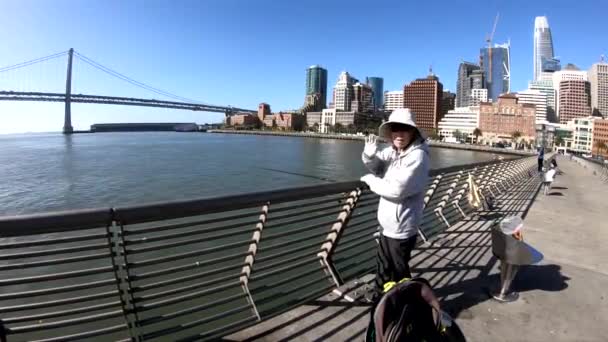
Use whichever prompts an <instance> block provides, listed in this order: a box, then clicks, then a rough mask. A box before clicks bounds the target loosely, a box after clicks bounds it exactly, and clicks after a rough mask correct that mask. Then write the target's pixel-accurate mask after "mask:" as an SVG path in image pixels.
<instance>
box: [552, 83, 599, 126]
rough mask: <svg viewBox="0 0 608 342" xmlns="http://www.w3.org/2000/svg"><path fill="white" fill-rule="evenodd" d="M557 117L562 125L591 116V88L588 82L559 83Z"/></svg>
mask: <svg viewBox="0 0 608 342" xmlns="http://www.w3.org/2000/svg"><path fill="white" fill-rule="evenodd" d="M558 93H559V105H558V116H559V122H560V123H562V124H565V123H568V121H570V120H572V119H577V118H585V117H588V116H590V115H591V86H590V85H589V82H588V81H584V80H568V81H561V82H560V83H559V92H558Z"/></svg>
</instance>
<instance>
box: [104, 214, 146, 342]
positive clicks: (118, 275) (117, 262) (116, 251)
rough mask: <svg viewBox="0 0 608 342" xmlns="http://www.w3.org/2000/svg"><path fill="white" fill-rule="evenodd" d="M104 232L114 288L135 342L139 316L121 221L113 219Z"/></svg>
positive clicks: (138, 337) (137, 338)
mask: <svg viewBox="0 0 608 342" xmlns="http://www.w3.org/2000/svg"><path fill="white" fill-rule="evenodd" d="M110 227H111V228H110ZM106 233H107V236H108V244H109V247H110V252H111V253H112V267H113V268H114V277H115V279H116V288H117V289H118V293H119V295H120V304H121V307H122V313H123V316H124V318H125V323H126V324H127V327H128V329H129V334H130V336H131V340H132V341H136V342H137V341H142V338H141V336H140V333H139V316H138V314H137V308H136V305H135V300H134V298H133V291H131V289H132V286H131V278H130V276H129V265H128V261H127V255H126V249H125V240H124V228H123V226H122V223H120V224H117V222H116V221H114V220H113V221H112V222H111V223H109V224H108V225H107V226H106Z"/></svg>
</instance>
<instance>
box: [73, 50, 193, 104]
mask: <svg viewBox="0 0 608 342" xmlns="http://www.w3.org/2000/svg"><path fill="white" fill-rule="evenodd" d="M74 54H75V55H77V56H78V57H79V59H80V60H81V61H83V62H85V63H87V64H89V65H91V66H92V67H94V68H97V69H99V70H101V71H103V72H105V73H107V74H109V75H111V76H114V77H116V78H119V79H121V80H123V81H126V82H128V83H130V84H132V85H134V86H137V87H140V88H143V89H146V90H149V91H151V92H154V93H156V94H159V95H163V96H166V97H169V98H172V99H174V100H179V101H180V102H190V103H197V104H205V103H203V102H200V101H196V100H192V99H189V98H186V97H182V96H179V95H175V94H172V93H169V92H167V91H164V90H162V89H158V88H155V87H152V86H150V85H147V84H145V83H142V82H139V81H136V80H134V79H132V78H130V77H128V76H125V75H123V74H121V73H119V72H117V71H114V70H112V69H110V68H108V67H106V66H103V65H102V64H100V63H97V62H95V61H94V60H92V59H90V58H88V57H86V56H84V55H83V54H81V53H78V52H76V51H74Z"/></svg>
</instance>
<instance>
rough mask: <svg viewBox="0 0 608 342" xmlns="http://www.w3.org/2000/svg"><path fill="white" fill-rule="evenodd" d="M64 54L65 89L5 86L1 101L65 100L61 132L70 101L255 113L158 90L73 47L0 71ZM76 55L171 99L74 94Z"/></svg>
mask: <svg viewBox="0 0 608 342" xmlns="http://www.w3.org/2000/svg"><path fill="white" fill-rule="evenodd" d="M62 57H67V73H66V81H65V92H33V91H15V90H5V89H1V88H0V101H41V102H64V103H65V114H64V124H63V133H64V134H71V133H73V132H74V128H73V127H72V110H71V104H72V103H90V104H111V105H123V106H139V107H156V108H169V109H180V110H190V111H201V112H215V113H224V114H225V115H226V116H229V115H231V114H232V113H236V112H250V113H254V112H256V111H255V110H252V109H244V108H238V107H232V106H226V105H212V104H208V103H203V102H199V101H195V100H192V99H189V98H185V97H181V96H178V95H175V94H172V93H170V92H167V91H164V90H161V89H159V88H156V87H153V86H150V85H148V84H146V83H143V82H140V81H136V80H134V79H132V78H130V77H127V76H125V75H123V74H121V73H119V72H117V71H114V70H112V69H110V68H108V67H106V66H104V65H102V64H100V63H98V62H96V61H94V60H92V59H91V58H88V57H86V56H84V55H83V54H81V53H78V52H77V51H75V50H74V49H69V50H68V51H63V52H59V53H56V54H52V55H48V56H45V57H41V58H37V59H33V60H30V61H26V62H22V63H18V64H14V65H10V66H6V67H2V68H0V75H1V74H3V73H7V72H9V71H14V70H17V69H23V68H26V67H29V66H32V65H35V64H39V63H42V62H46V61H49V60H53V59H58V58H62ZM75 59H78V60H80V61H82V62H84V63H85V64H87V65H89V66H91V67H93V68H95V69H97V70H100V71H102V72H104V73H105V74H108V75H110V76H112V77H114V78H116V79H119V80H122V81H124V82H127V83H129V84H131V85H133V86H136V87H138V88H141V89H144V90H147V91H150V92H152V93H155V94H157V95H160V96H162V97H166V98H169V99H171V100H159V99H144V98H134V97H121V96H105V95H94V94H73V93H72V65H73V61H74V60H75Z"/></svg>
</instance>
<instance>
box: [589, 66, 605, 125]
mask: <svg viewBox="0 0 608 342" xmlns="http://www.w3.org/2000/svg"><path fill="white" fill-rule="evenodd" d="M589 82H590V83H591V107H592V108H593V114H594V115H601V116H603V117H604V118H605V119H608V63H604V62H601V63H595V64H593V65H592V66H591V69H590V70H589Z"/></svg>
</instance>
